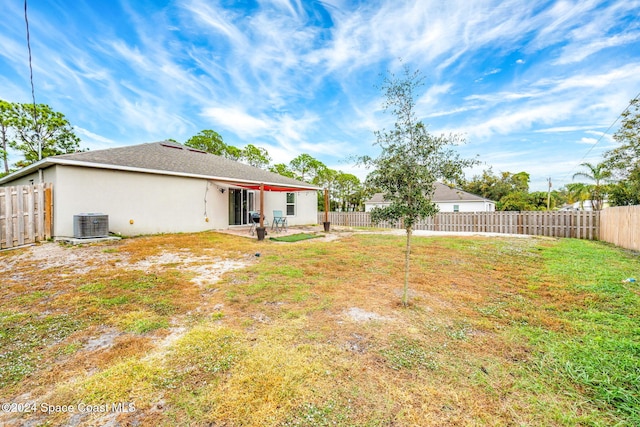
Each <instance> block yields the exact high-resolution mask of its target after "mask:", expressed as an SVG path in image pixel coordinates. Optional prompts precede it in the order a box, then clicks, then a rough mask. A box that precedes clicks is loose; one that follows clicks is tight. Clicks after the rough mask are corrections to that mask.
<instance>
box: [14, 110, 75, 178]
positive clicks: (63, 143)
mask: <svg viewBox="0 0 640 427" xmlns="http://www.w3.org/2000/svg"><path fill="white" fill-rule="evenodd" d="M6 104H7V103H5V104H3V107H2V110H3V115H4V116H5V119H3V121H4V122H5V126H6V132H7V135H10V137H8V138H7V139H6V140H5V141H7V142H8V145H9V147H11V148H12V149H14V150H16V151H18V152H20V153H21V154H22V155H23V156H24V159H23V160H20V161H18V162H16V166H17V167H20V168H21V167H25V166H29V165H30V164H32V163H35V162H37V161H38V160H40V159H41V158H45V157H50V156H57V155H60V154H68V153H75V152H77V151H80V138H78V137H77V136H76V134H75V133H74V131H73V127H72V126H71V124H70V123H69V121H68V120H67V119H66V118H65V116H64V114H62V113H60V112H57V111H53V110H52V109H51V107H49V106H48V105H46V104H36V105H35V108H34V105H33V104H19V103H13V104H11V103H8V104H9V106H8V107H7V105H6ZM3 150H4V151H6V150H5V149H4V148H3ZM5 166H6V165H5Z"/></svg>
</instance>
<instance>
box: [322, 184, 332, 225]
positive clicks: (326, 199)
mask: <svg viewBox="0 0 640 427" xmlns="http://www.w3.org/2000/svg"><path fill="white" fill-rule="evenodd" d="M322 225H323V226H324V231H326V232H329V230H330V226H331V223H330V222H329V189H328V188H325V189H324V223H323V224H322Z"/></svg>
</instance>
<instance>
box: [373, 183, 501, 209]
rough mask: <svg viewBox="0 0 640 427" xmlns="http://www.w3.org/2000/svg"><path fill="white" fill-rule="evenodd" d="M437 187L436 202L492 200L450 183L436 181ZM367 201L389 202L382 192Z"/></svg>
mask: <svg viewBox="0 0 640 427" xmlns="http://www.w3.org/2000/svg"><path fill="white" fill-rule="evenodd" d="M434 187H435V189H434V192H433V197H432V199H431V200H432V201H433V202H435V203H439V202H440V203H443V202H492V200H489V199H485V198H484V197H480V196H478V195H476V194H471V193H468V192H466V191H463V190H459V189H457V188H451V187H449V186H448V185H445V184H442V183H440V182H436V183H435V186H434ZM365 203H368V204H379V203H388V202H387V201H386V200H384V198H383V196H382V193H376V194H374V195H373V196H372V197H371V199H369V200H367V201H366V202H365Z"/></svg>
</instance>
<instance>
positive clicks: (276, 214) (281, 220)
mask: <svg viewBox="0 0 640 427" xmlns="http://www.w3.org/2000/svg"><path fill="white" fill-rule="evenodd" d="M274 228H275V230H276V233H279V232H280V231H282V230H284V231H287V217H286V216H284V215H282V211H273V221H272V222H271V229H272V230H273V229H274Z"/></svg>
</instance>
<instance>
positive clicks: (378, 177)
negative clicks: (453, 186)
mask: <svg viewBox="0 0 640 427" xmlns="http://www.w3.org/2000/svg"><path fill="white" fill-rule="evenodd" d="M422 82H423V78H422V76H421V75H420V73H419V72H417V71H416V72H411V71H410V70H409V69H408V68H407V67H406V66H405V67H404V74H403V75H402V76H401V77H396V76H395V75H393V74H392V75H391V77H387V78H385V79H384V82H383V85H382V90H383V92H384V95H385V102H384V104H383V107H384V110H385V111H386V112H391V113H392V114H393V116H394V117H395V119H396V121H395V124H394V127H393V129H391V130H385V129H383V130H380V131H376V132H375V135H376V144H377V145H378V146H379V147H380V148H381V149H382V150H381V153H380V155H379V156H378V157H377V158H371V157H368V156H363V157H361V158H360V163H361V164H363V165H364V166H366V167H368V168H370V169H372V172H371V173H370V174H369V175H368V177H367V182H368V185H369V186H370V187H373V188H377V189H379V190H380V191H381V192H382V193H383V197H384V199H385V200H387V201H388V202H390V204H389V206H386V207H382V208H376V209H374V210H373V211H372V212H371V218H372V220H373V221H374V222H381V221H385V220H386V221H392V222H396V223H398V222H400V223H401V224H402V225H403V226H404V228H405V230H406V236H407V239H406V250H405V280H404V289H403V295H402V303H403V304H404V305H407V304H408V292H407V291H408V283H409V260H410V253H411V235H412V233H413V227H414V225H415V223H416V222H417V221H418V220H420V219H422V218H426V217H428V216H432V215H434V214H435V213H436V212H437V206H436V205H435V203H433V201H432V196H433V192H434V189H435V187H434V186H435V183H436V181H438V180H441V179H446V180H448V181H452V182H461V181H462V178H463V169H464V168H465V167H468V166H472V165H473V164H475V160H466V159H462V158H461V157H460V156H459V154H458V153H456V152H455V151H454V150H453V149H452V148H450V146H454V145H457V144H458V143H460V142H462V138H461V137H459V136H458V135H448V136H445V135H441V136H434V135H431V134H430V133H429V132H428V131H427V127H426V126H425V125H424V124H423V123H422V122H421V121H419V120H418V119H417V117H416V113H415V105H416V97H417V90H418V88H419V87H420V86H421V85H422Z"/></svg>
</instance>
